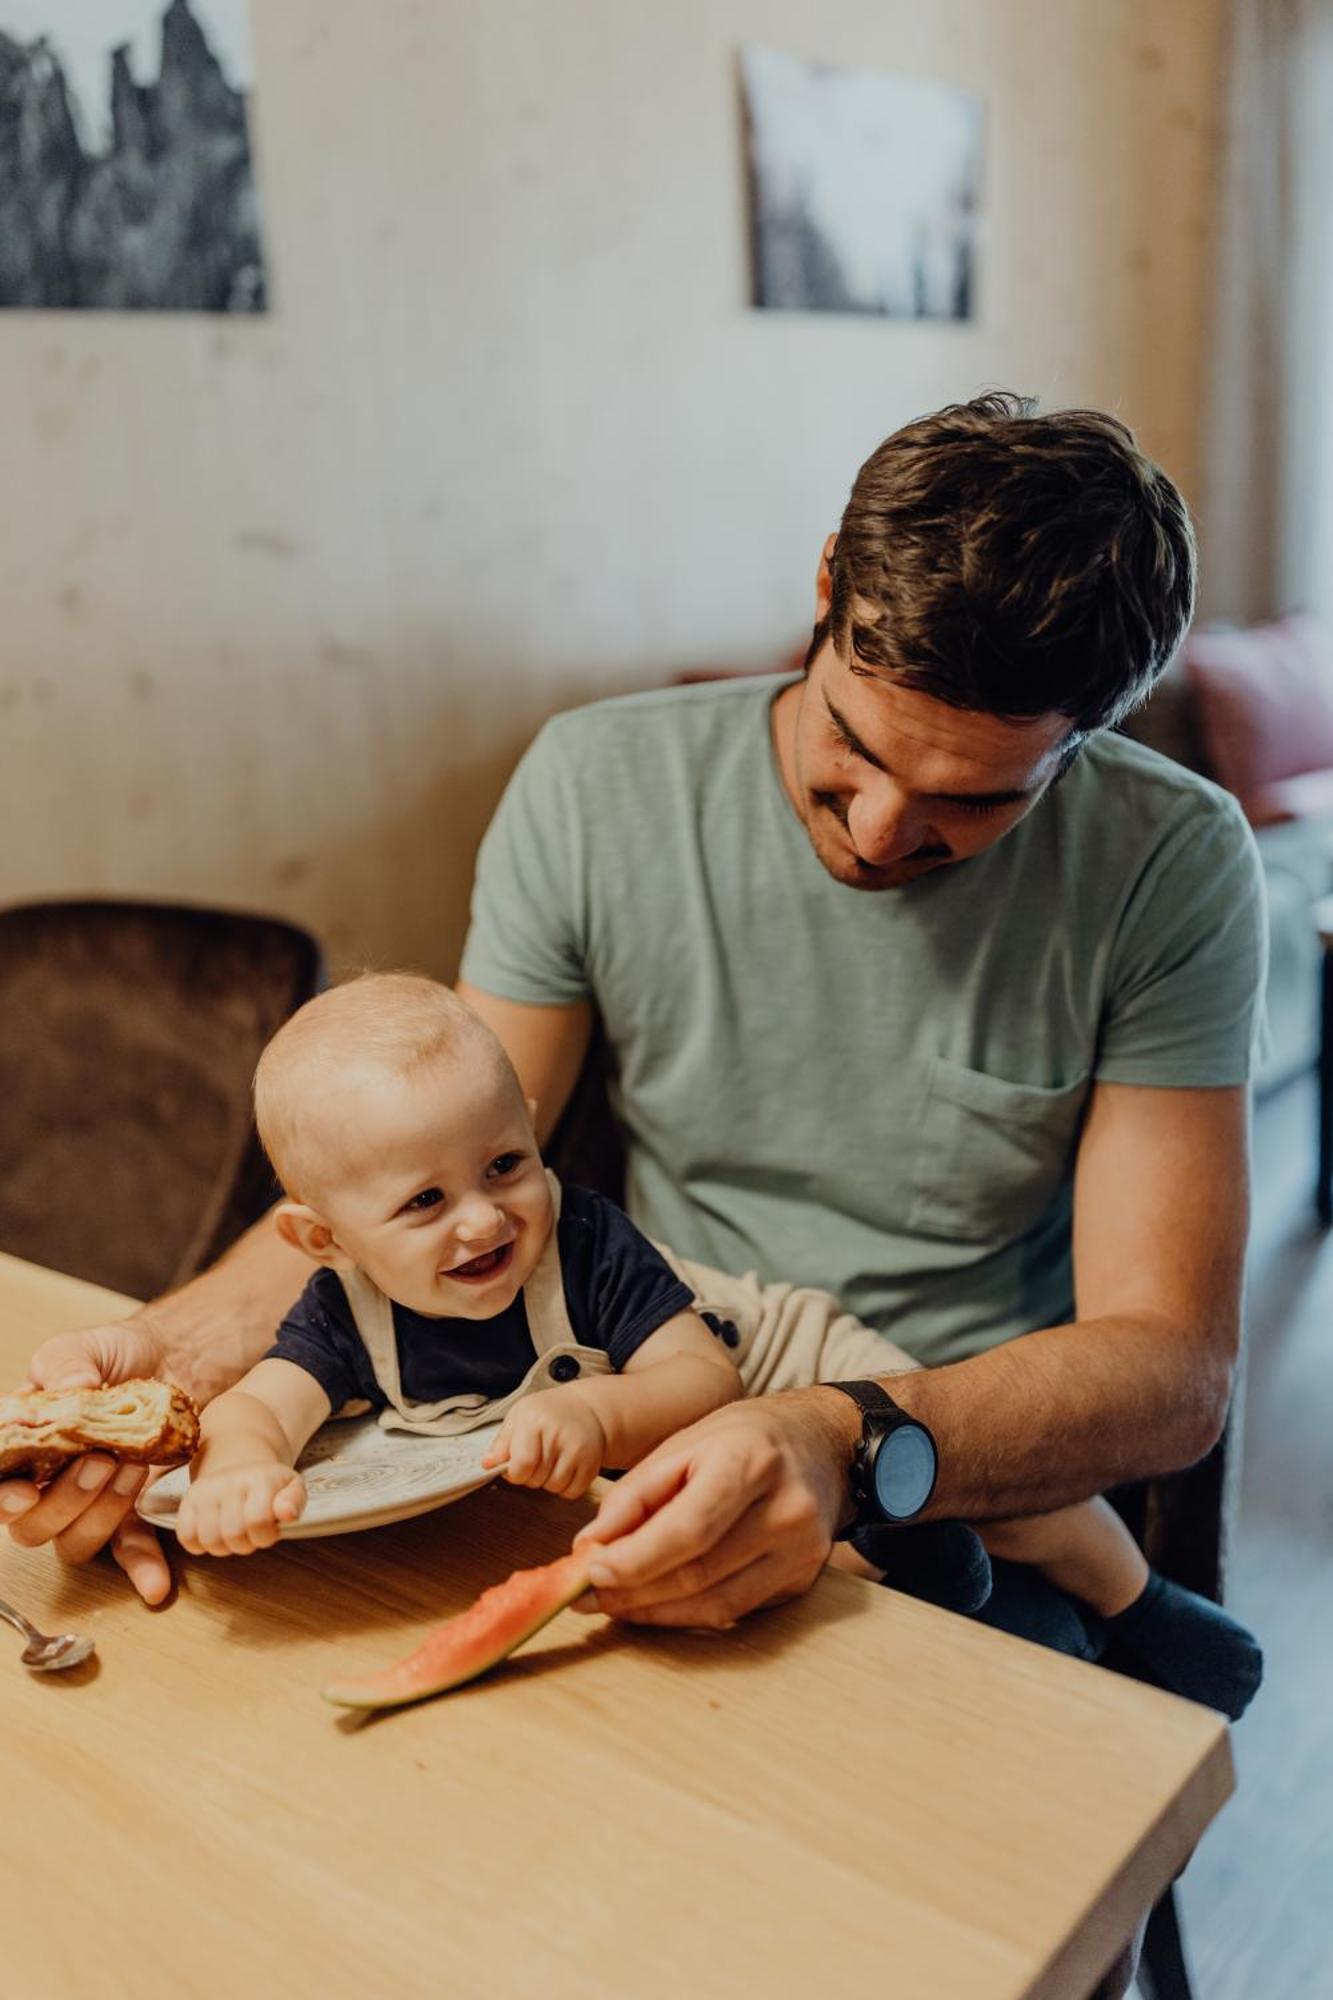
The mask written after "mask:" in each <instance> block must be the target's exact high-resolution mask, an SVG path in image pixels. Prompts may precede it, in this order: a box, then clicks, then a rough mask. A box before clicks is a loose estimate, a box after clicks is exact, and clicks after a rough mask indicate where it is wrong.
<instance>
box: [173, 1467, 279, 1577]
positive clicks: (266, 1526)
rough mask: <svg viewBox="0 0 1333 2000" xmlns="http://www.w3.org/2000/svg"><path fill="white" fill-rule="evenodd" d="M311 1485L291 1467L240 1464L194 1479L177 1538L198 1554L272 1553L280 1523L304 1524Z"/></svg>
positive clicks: (182, 1513) (183, 1502)
mask: <svg viewBox="0 0 1333 2000" xmlns="http://www.w3.org/2000/svg"><path fill="white" fill-rule="evenodd" d="M304 1507H305V1481H304V1480H303V1479H302V1477H301V1475H300V1473H299V1472H297V1471H296V1469H295V1467H294V1466H290V1465H273V1464H264V1465H240V1466H233V1467H232V1468H231V1469H230V1470H229V1471H227V1472H205V1473H204V1474H203V1476H202V1477H201V1478H199V1479H192V1480H191V1482H190V1490H189V1492H188V1493H187V1494H186V1496H185V1498H184V1500H182V1502H181V1508H180V1513H179V1514H178V1515H177V1517H176V1539H177V1541H178V1542H179V1543H180V1545H181V1547H182V1548H183V1549H187V1550H188V1551H189V1553H190V1554H191V1555H192V1556H248V1555H253V1553H254V1551H255V1550H256V1549H270V1548H272V1546H273V1544H274V1542H276V1541H277V1539H278V1529H279V1526H280V1525H285V1524H286V1523H287V1522H288V1521H296V1520H299V1518H300V1516H301V1513H302V1511H303V1509H304Z"/></svg>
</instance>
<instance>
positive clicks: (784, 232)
mask: <svg viewBox="0 0 1333 2000" xmlns="http://www.w3.org/2000/svg"><path fill="white" fill-rule="evenodd" d="M0 4H3V0H0ZM741 87H742V94H743V101H744V111H745V132H746V152H747V165H748V169H749V183H750V224H751V263H752V272H753V293H752V297H753V303H754V304H755V305H757V306H767V307H773V308H777V309H779V310H784V311H796V312H844V313H884V314H887V315H888V316H889V317H891V318H894V319H943V320H966V319H971V318H972V317H973V314H974V311H975V299H976V244H977V229H978V220H979V213H980V206H981V174H982V148H983V135H984V110H983V105H982V100H981V99H980V98H979V97H976V96H974V95H973V94H972V93H971V92H969V91H965V90H958V89H955V88H954V87H953V86H952V85H950V84H947V83H939V82H935V81H933V80H931V79H929V78H921V77H912V76H897V75H892V74H888V73H880V72H877V71H872V70H859V69H841V68H832V67H829V66H827V65H825V64H821V63H813V62H807V61H803V60H802V59H801V58H800V57H799V56H792V55H784V54H782V53H781V52H780V51H778V50H776V49H766V48H759V47H755V46H749V47H746V48H745V49H743V50H742V52H741Z"/></svg>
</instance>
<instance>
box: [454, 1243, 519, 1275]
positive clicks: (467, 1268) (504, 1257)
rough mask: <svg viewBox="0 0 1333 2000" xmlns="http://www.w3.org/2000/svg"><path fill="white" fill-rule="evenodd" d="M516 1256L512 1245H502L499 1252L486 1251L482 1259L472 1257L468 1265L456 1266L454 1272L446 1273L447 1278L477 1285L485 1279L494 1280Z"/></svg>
mask: <svg viewBox="0 0 1333 2000" xmlns="http://www.w3.org/2000/svg"><path fill="white" fill-rule="evenodd" d="M513 1254H514V1246H513V1244H512V1243H502V1244H501V1245H500V1247H499V1249H498V1250H487V1251H484V1252H483V1254H482V1255H481V1256H480V1257H470V1258H469V1259H468V1261H467V1263H466V1264H455V1265H454V1268H453V1270H452V1271H446V1272H445V1274H444V1275H445V1277H446V1278H461V1279H462V1280H463V1283H464V1284H465V1285H466V1284H477V1283H479V1282H480V1280H481V1279H483V1278H493V1277H495V1276H496V1274H497V1273H498V1272H500V1271H503V1270H504V1268H505V1265H506V1264H507V1263H508V1262H509V1260H510V1258H511V1257H512V1256H513Z"/></svg>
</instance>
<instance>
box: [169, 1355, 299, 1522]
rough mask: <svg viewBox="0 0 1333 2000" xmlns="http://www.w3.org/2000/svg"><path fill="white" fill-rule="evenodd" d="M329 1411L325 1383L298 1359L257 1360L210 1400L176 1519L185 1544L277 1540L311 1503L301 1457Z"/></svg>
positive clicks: (200, 1423) (200, 1421) (200, 1424)
mask: <svg viewBox="0 0 1333 2000" xmlns="http://www.w3.org/2000/svg"><path fill="white" fill-rule="evenodd" d="M328 1414H329V1399H328V1396H327V1395H326V1393H325V1391H324V1390H323V1389H322V1388H321V1387H320V1385H319V1383H318V1382H317V1381H316V1380H315V1378H314V1376H313V1375H309V1374H307V1373H306V1371H305V1369H304V1368H298V1367H297V1366H296V1364H295V1362H292V1361H278V1360H266V1361H260V1362H258V1363H257V1364H256V1366H255V1367H253V1368H252V1369H251V1370H250V1372H249V1374H248V1375H246V1376H244V1377H243V1378H242V1380H241V1381H240V1382H238V1383H237V1385H236V1387H235V1388H234V1389H228V1390H227V1392H226V1394H225V1395H222V1396H218V1397H216V1398H215V1399H214V1401H213V1402H211V1403H209V1404H208V1405H207V1406H206V1407H205V1409H204V1412H203V1415H202V1416H201V1418H200V1420H199V1429H200V1435H201V1438H202V1442H201V1444H200V1447H199V1450H198V1452H197V1453H196V1454H195V1457H194V1460H193V1463H192V1464H191V1466H190V1490H189V1492H188V1493H187V1494H186V1496H185V1498H184V1500H183V1501H182V1502H181V1509H180V1514H179V1516H178V1517H177V1522H176V1534H177V1538H178V1540H179V1541H180V1544H181V1547H182V1548H184V1549H187V1550H188V1551H189V1552H190V1554H191V1555H196V1556H199V1555H210V1556H248V1555H250V1554H251V1553H252V1552H253V1551H254V1550H255V1549H266V1548H270V1547H271V1546H272V1545H273V1543H274V1542H276V1541H277V1539H278V1529H279V1526H280V1525H281V1524H282V1523H284V1522H287V1521H295V1520H296V1519H298V1517H299V1516H300V1513H301V1509H302V1508H303V1507H304V1505H305V1485H304V1482H303V1481H302V1479H301V1475H300V1474H299V1473H298V1472H297V1470H296V1461H297V1459H298V1458H299V1457H300V1455H301V1450H302V1447H303V1446H304V1445H305V1444H306V1442H307V1440H308V1439H309V1438H310V1437H312V1436H313V1434H314V1432H315V1431H317V1430H318V1428H319V1426H320V1425H321V1424H322V1423H323V1421H324V1419H325V1417H327V1416H328Z"/></svg>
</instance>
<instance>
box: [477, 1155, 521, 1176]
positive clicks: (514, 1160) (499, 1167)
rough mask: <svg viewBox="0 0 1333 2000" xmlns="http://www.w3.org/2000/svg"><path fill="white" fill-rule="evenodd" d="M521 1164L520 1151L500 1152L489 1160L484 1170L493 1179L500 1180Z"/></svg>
mask: <svg viewBox="0 0 1333 2000" xmlns="http://www.w3.org/2000/svg"><path fill="white" fill-rule="evenodd" d="M522 1164H523V1155H522V1153H500V1154H499V1155H498V1156H497V1157H496V1158H495V1159H493V1160H492V1161H491V1164H490V1165H489V1167H487V1169H486V1172H487V1174H488V1175H489V1176H490V1178H491V1179H492V1180H493V1181H502V1180H504V1179H505V1177H506V1175H508V1174H512V1173H513V1172H514V1171H515V1169H516V1168H518V1167H521V1166H522Z"/></svg>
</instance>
